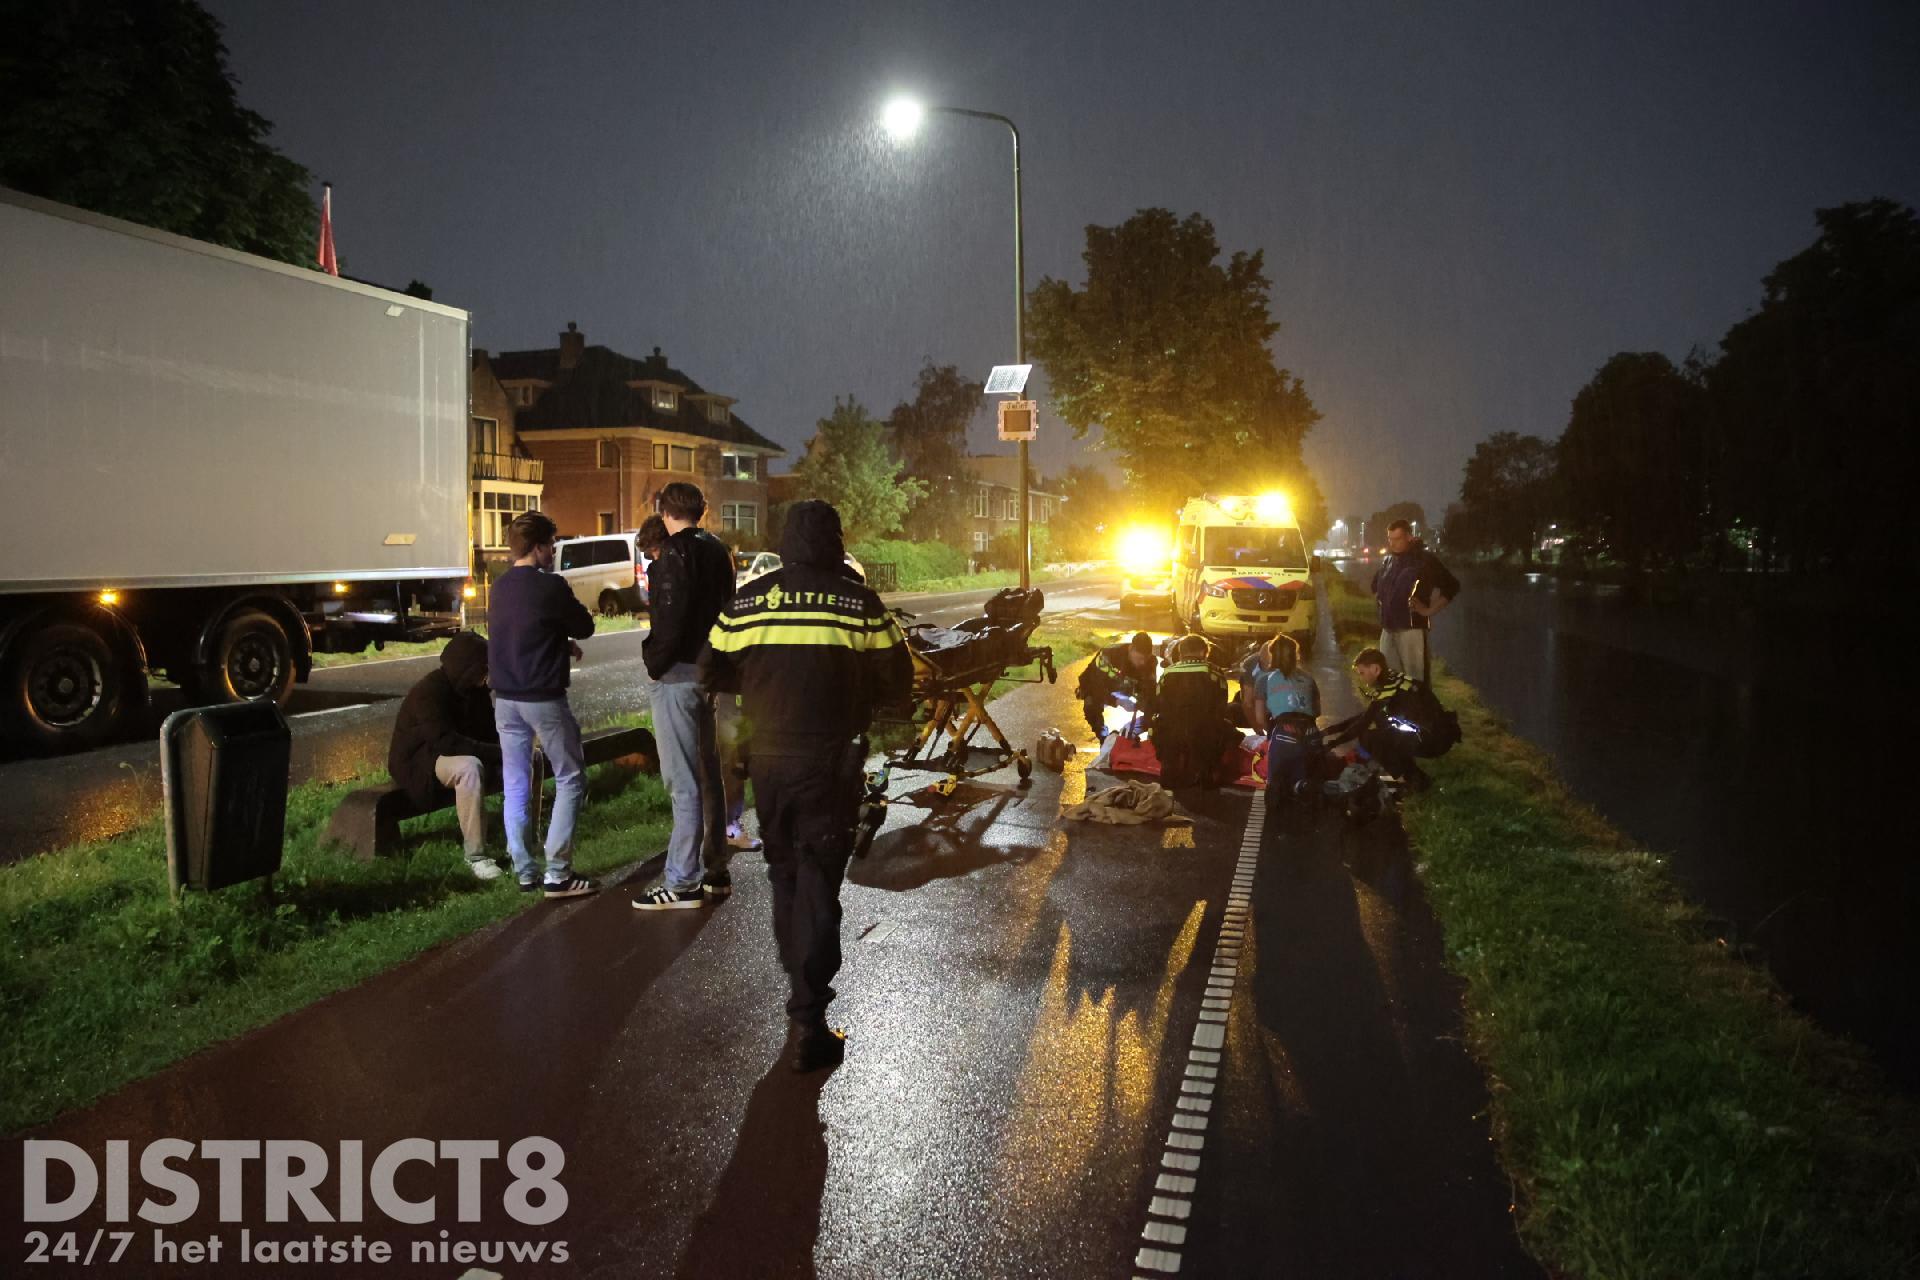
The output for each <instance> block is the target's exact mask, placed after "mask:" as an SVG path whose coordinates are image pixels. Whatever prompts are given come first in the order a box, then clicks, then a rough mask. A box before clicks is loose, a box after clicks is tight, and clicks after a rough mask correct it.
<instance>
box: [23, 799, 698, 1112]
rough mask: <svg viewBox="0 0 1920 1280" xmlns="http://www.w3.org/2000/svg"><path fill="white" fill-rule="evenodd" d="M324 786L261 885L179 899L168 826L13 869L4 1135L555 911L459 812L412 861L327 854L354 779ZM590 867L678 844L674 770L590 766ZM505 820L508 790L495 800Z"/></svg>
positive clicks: (435, 826)
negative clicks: (430, 952) (499, 870)
mask: <svg viewBox="0 0 1920 1280" xmlns="http://www.w3.org/2000/svg"><path fill="white" fill-rule="evenodd" d="M366 781H367V779H361V780H359V781H357V782H354V783H349V784H341V785H334V786H324V785H319V784H308V785H304V786H301V787H297V788H295V789H294V791H293V793H292V794H291V795H290V796H289V798H288V804H287V841H286V851H285V856H284V861H283V863H282V867H281V871H280V874H279V875H278V876H277V877H275V879H274V882H273V888H272V892H271V894H270V895H269V894H268V893H267V892H266V890H265V887H264V885H263V884H262V883H259V882H256V883H251V884H243V885H236V886H234V887H232V888H230V889H224V890H221V891H219V892H216V893H194V894H189V895H187V896H186V897H185V898H184V899H183V901H182V902H181V903H180V905H179V906H178V907H175V906H174V905H173V904H172V903H171V902H170V901H169V899H168V896H167V872H166V838H165V836H164V834H163V833H162V830H161V826H160V823H159V821H158V820H157V819H155V820H152V821H149V822H147V823H145V824H143V825H142V826H140V827H139V828H137V829H135V830H134V831H132V832H130V833H128V834H127V835H125V836H122V837H119V838H116V839H113V840H108V841H102V842H99V843H95V844H86V845H79V846H75V847H72V848H68V849H61V850H56V851H54V852H52V853H47V854H43V855H41V856H39V857H35V858H29V859H27V860H25V861H24V862H19V863H15V864H12V865H10V866H6V867H0V922H4V926H5V942H4V944H3V945H0V1077H4V1078H5V1079H6V1080H7V1082H8V1086H7V1088H6V1090H5V1091H4V1092H0V1132H6V1133H12V1132H15V1131H17V1130H19V1129H21V1128H22V1127H24V1126H26V1125H30V1124H34V1123H37V1122H40V1121H43V1120H46V1119H48V1118H50V1117H52V1116H54V1115H55V1114H57V1113H59V1112H61V1111H64V1110H67V1109H69V1108H72V1107H76V1106H80V1105H82V1104H84V1103H87V1102H90V1101H92V1100H93V1099H95V1098H98V1097H100V1096H101V1095H102V1094H105V1093H107V1092H109V1091H110V1090H112V1089H114V1088H117V1087H118V1086H120V1085H122V1084H125V1083H127V1082H128V1081H130V1080H135V1079H138V1078H140V1077H142V1076H145V1075H149V1074H151V1073H153V1072H155V1071H157V1070H159V1069H160V1068H162V1067H164V1066H166V1065H168V1064H169V1063H172V1062H175V1061H178V1060H179V1059H181V1058H183V1057H185V1056H187V1055H188V1054H190V1053H193V1052H194V1051H196V1050H198V1049H201V1048H204V1047H205V1046H207V1045H209V1044H213V1043H215V1042H217V1041H220V1040H225V1039H228V1038H230V1037H232V1036H236V1035H239V1034H241V1033H242V1032H245V1031H250V1030H252V1029H253V1028H255V1027H259V1026H263V1025H265V1024H266V1023H268V1022H271V1021H273V1020H274V1019H275V1018H278V1017H281V1016H282V1015H284V1014H287V1013H290V1012H292V1011H293V1010H295V1009H299V1008H301V1007H303V1006H305V1005H307V1004H310V1003H312V1002H313V1001H315V1000H318V999H319V998H321V997H322V996H325V995H328V994H330V993H332V992H334V991H338V990H341V989H343V988H345V987H350V986H352V985H354V984H355V983H358V982H363V981H365V980H366V979H368V978H370V977H372V976H374V975H375V974H377V973H380V972H382V971H383V970H386V969H389V968H391V967H393V966H394V965H397V964H399V963H401V962H402V961H404V960H407V959H409V958H411V957H413V956H415V955H417V954H419V953H420V952H422V951H424V950H426V949H427V948H429V947H432V946H434V945H436V944H438V943H442V942H447V941H449V940H451V939H454V938H458V937H460V936H462V935H463V934H467V933H470V932H472V931H473V930H475V929H478V928H480V927H482V926H484V925H487V924H490V923H492V922H494V921H496V920H501V919H504V918H505V917H507V916H510V915H513V914H515V913H516V912H519V911H522V910H526V909H529V908H531V907H535V906H537V905H538V899H537V898H535V897H534V896H532V895H528V894H522V893H520V892H519V891H518V890H517V889H516V888H515V886H514V882H513V878H512V876H510V875H508V876H502V877H501V878H500V879H498V880H495V881H493V882H491V883H483V882H481V881H478V880H476V879H474V877H473V875H472V874H471V873H470V872H469V871H468V870H467V869H466V865H465V859H464V857H463V856H462V853H461V847H460V832H459V825H458V821H457V819H456V818H455V816H454V814H453V812H452V810H446V811H444V812H442V813H440V814H435V815H428V816H427V817H423V818H418V819H414V820H413V821H411V822H408V823H407V824H405V827H404V829H405V831H406V832H407V834H408V836H409V837H410V843H409V848H408V855H407V856H406V857H404V858H387V859H381V860H379V861H376V862H372V863H362V862H358V861H354V860H353V859H351V858H348V857H345V856H342V855H340V854H336V853H334V852H331V851H330V850H328V849H326V848H323V847H322V843H323V838H324V834H325V830H326V824H327V820H328V818H329V817H330V816H331V814H332V812H333V808H334V806H335V805H336V804H337V803H338V802H339V800H340V797H341V795H342V793H343V791H344V790H345V788H346V787H347V786H357V785H364V783H365V782H366ZM588 786H589V790H588V796H589V799H588V803H587V808H586V810H585V811H584V812H583V813H582V814H581V817H580V826H579V840H578V844H577V847H576V852H575V859H574V861H575V865H576V866H577V867H579V868H580V869H581V870H582V871H584V872H587V873H589V874H594V873H599V872H603V871H608V870H611V869H613V868H616V867H619V866H622V865H624V864H626V863H631V862H633V861H634V860H635V858H636V856H637V855H638V856H644V855H646V854H650V853H651V852H652V851H654V850H657V849H659V848H660V847H661V845H662V844H663V843H664V842H665V840H666V835H667V831H668V828H669V827H670V826H671V817H670V814H669V811H668V806H667V800H666V794H665V792H664V790H663V789H662V788H661V786H660V783H659V780H658V779H657V778H653V777H650V776H647V775H636V774H633V773H631V772H628V771H626V770H622V769H618V768H615V767H613V766H603V767H600V768H596V769H594V770H592V771H591V773H590V777H589V784H588ZM493 808H494V818H493V821H494V824H495V825H494V829H495V830H497V829H498V817H497V810H498V801H497V800H495V801H494V802H493Z"/></svg>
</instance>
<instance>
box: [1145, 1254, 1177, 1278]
mask: <svg viewBox="0 0 1920 1280" xmlns="http://www.w3.org/2000/svg"><path fill="white" fill-rule="evenodd" d="M1133 1265H1134V1266H1136V1267H1145V1268H1146V1269H1147V1270H1148V1271H1164V1272H1166V1273H1167V1274H1168V1275H1172V1274H1173V1273H1174V1272H1176V1271H1178V1270H1179V1269H1180V1255H1179V1254H1177V1253H1175V1252H1173V1251H1172V1250H1171V1249H1142V1250H1141V1251H1140V1253H1139V1255H1138V1256H1137V1257H1135V1258H1134V1260H1133Z"/></svg>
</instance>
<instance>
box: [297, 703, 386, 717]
mask: <svg viewBox="0 0 1920 1280" xmlns="http://www.w3.org/2000/svg"><path fill="white" fill-rule="evenodd" d="M372 705H373V704H372V703H371V702H356V703H354V704H353V705H352V706H349V707H323V708H322V709H320V710H319V711H298V712H295V713H294V714H293V715H290V716H288V717H287V719H289V720H311V719H313V717H315V716H331V715H337V714H339V713H340V712H342V711H358V710H360V709H361V708H362V707H370V706H372Z"/></svg>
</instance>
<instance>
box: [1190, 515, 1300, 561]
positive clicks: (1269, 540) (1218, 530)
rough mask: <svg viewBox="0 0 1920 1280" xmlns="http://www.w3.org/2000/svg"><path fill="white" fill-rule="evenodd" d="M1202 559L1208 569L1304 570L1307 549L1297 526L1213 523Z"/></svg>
mask: <svg viewBox="0 0 1920 1280" xmlns="http://www.w3.org/2000/svg"><path fill="white" fill-rule="evenodd" d="M1202 558H1203V562H1204V563H1205V565H1206V567H1207V568H1209V569H1237V568H1247V569H1304V568H1306V567H1307V548H1306V543H1305V542H1304V541H1302V540H1301V537H1300V531H1299V530H1298V529H1243V528H1239V527H1237V526H1234V525H1213V526H1211V527H1209V528H1208V529H1207V530H1206V546H1205V548H1204V550H1203V557H1202Z"/></svg>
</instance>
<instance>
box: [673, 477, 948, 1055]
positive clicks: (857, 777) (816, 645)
mask: <svg viewBox="0 0 1920 1280" xmlns="http://www.w3.org/2000/svg"><path fill="white" fill-rule="evenodd" d="M780 555H781V557H782V559H783V561H784V563H783V564H782V565H781V567H780V568H779V569H777V570H775V571H774V572H772V573H770V574H767V575H766V576H764V577H760V578H755V579H754V580H753V581H752V582H749V583H747V584H746V585H745V586H743V587H742V588H741V589H740V590H739V591H738V592H737V593H736V594H735V595H734V597H733V599H732V600H731V601H729V602H728V604H727V606H726V608H725V609H723V610H721V613H720V619H719V621H718V622H717V623H716V624H715V625H714V628H713V634H712V641H711V643H710V644H709V645H708V647H707V649H706V651H705V652H704V653H703V654H702V655H701V658H700V675H701V681H702V683H703V684H704V685H705V686H706V687H707V688H709V689H713V690H715V691H717V692H722V693H730V692H738V693H739V694H740V695H741V700H742V702H743V703H744V704H745V710H746V715H747V719H748V720H749V721H751V722H752V724H753V754H752V758H751V759H750V760H749V761H748V765H747V769H748V773H749V776H750V777H751V778H752V780H753V803H754V810H755V812H756V813H757V814H758V816H759V819H760V838H761V840H762V841H764V842H765V845H766V859H767V879H768V880H769V881H771V882H772V885H773V936H774V940H775V942H776V943H777V944H778V946H779V949H780V964H781V966H782V967H783V968H784V969H786V971H787V978H788V984H789V991H788V996H787V1017H788V1018H789V1019H790V1020H791V1024H792V1031H793V1034H794V1037H795V1043H794V1053H793V1058H792V1060H791V1065H792V1066H793V1069H794V1070H796V1071H815V1070H818V1069H819V1068H821V1067H828V1066H832V1065H834V1064H835V1063H838V1062H839V1061H840V1060H841V1057H842V1056H843V1054H844V1053H845V1037H844V1036H843V1035H842V1034H841V1033H840V1032H837V1031H834V1030H833V1029H831V1028H830V1027H828V1025H827V1004H828V1002H829V1001H831V1000H832V999H833V978H834V975H835V974H837V973H839V972H840V882H841V880H842V879H843V878H844V877H845V875H846V871H847V859H848V858H849V857H850V856H851V855H852V852H853V828H854V823H855V821H856V819H857V816H858V813H859V808H860V799H861V794H862V790H863V785H864V771H865V768H866V744H865V740H864V737H863V735H864V734H865V733H866V731H867V726H868V725H869V724H870V723H871V722H872V719H873V709H874V708H875V707H876V706H885V705H889V704H894V703H899V702H903V701H905V700H906V699H907V698H908V697H909V696H910V695H911V693H912V690H913V660H912V658H911V657H909V655H908V653H907V644H906V640H905V638H904V637H903V636H902V635H901V634H900V627H899V624H898V623H896V622H895V621H894V620H893V615H892V614H890V613H889V612H888V611H887V607H886V606H885V605H884V604H882V603H881V602H880V597H879V596H877V595H875V594H874V593H873V592H872V591H871V590H869V589H868V588H867V586H866V585H865V584H863V583H861V582H860V581H859V580H858V579H856V578H855V577H854V576H853V575H852V571H851V570H850V569H849V568H848V567H847V565H846V547H845V544H844V542H843V540H842V537H841V533H840V513H839V512H837V511H835V510H834V509H833V508H832V507H831V506H829V505H828V504H826V503H824V502H818V501H812V500H809V501H805V502H796V503H795V504H794V505H793V507H792V508H791V509H790V510H789V511H788V513H787V522H786V529H785V532H784V533H783V535H782V537H781V540H780Z"/></svg>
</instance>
